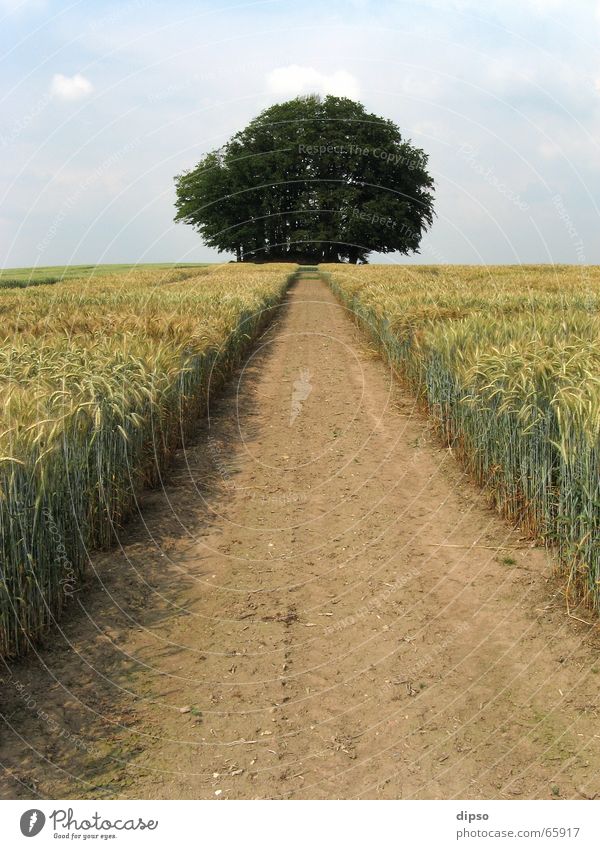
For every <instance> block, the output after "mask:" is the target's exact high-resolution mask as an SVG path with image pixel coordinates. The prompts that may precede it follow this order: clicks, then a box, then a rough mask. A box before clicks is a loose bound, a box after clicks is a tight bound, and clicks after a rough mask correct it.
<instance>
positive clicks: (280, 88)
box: [267, 65, 359, 99]
mask: <svg viewBox="0 0 600 849" xmlns="http://www.w3.org/2000/svg"><path fill="white" fill-rule="evenodd" d="M267 86H268V88H269V91H271V92H272V93H273V94H276V95H283V96H286V97H296V96H297V95H299V94H333V95H336V96H338V97H350V98H352V99H356V98H358V96H359V85H358V80H357V79H356V77H354V76H353V75H352V74H349V73H348V71H334V72H333V74H323V73H322V72H321V71H317V70H316V68H307V67H306V66H303V65H287V66H286V67H285V68H275V69H274V70H273V71H271V72H270V73H269V74H267Z"/></svg>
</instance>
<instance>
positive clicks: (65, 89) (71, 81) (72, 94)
mask: <svg viewBox="0 0 600 849" xmlns="http://www.w3.org/2000/svg"><path fill="white" fill-rule="evenodd" d="M93 90H94V86H93V85H92V84H91V82H90V81H89V80H88V79H87V77H84V76H83V74H75V75H74V76H72V77H66V76H65V75H64V74H54V76H53V77H52V84H51V86H50V93H51V94H52V95H53V96H54V97H58V98H59V99H60V100H81V98H82V97H87V95H88V94H91V93H92V92H93Z"/></svg>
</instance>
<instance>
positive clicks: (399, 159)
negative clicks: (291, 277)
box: [175, 96, 433, 263]
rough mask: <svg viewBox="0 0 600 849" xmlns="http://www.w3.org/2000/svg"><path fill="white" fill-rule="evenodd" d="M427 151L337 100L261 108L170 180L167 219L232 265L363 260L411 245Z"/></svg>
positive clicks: (426, 195)
mask: <svg viewBox="0 0 600 849" xmlns="http://www.w3.org/2000/svg"><path fill="white" fill-rule="evenodd" d="M426 166H427V155H426V154H425V153H424V152H423V151H422V150H419V149H418V148H416V147H414V146H413V145H411V144H410V142H407V141H404V140H403V139H402V137H401V135H400V131H399V130H398V128H397V127H396V125H395V124H394V123H393V122H392V121H389V120H386V119H383V118H380V117H378V116H377V115H373V114H370V113H368V112H366V111H365V109H364V107H363V106H362V105H361V104H360V103H355V102H354V101H352V100H349V99H347V98H344V97H326V98H324V99H321V98H319V97H316V96H310V97H299V98H296V99H295V100H290V101H287V102H286V103H281V104H278V105H276V106H272V107H271V108H270V109H267V110H265V111H264V112H263V113H261V114H260V115H259V116H258V117H257V118H255V119H254V120H253V121H251V122H250V124H249V125H248V126H247V127H246V129H244V130H242V131H241V132H239V133H237V134H236V135H235V136H233V138H232V139H230V141H229V142H228V143H227V144H226V145H225V146H224V147H222V148H221V149H219V150H216V151H213V152H211V153H208V154H206V155H205V156H204V157H203V158H202V160H201V161H200V162H199V163H198V165H197V166H196V167H195V168H194V169H193V170H191V171H187V172H185V173H183V174H180V175H179V176H178V177H176V187H177V201H176V207H177V215H176V219H175V220H176V221H183V222H185V223H186V224H191V225H192V226H193V227H195V228H196V229H197V230H198V231H199V233H200V234H201V235H202V237H203V239H204V241H205V242H206V244H207V245H209V246H210V247H215V248H218V249H219V250H221V251H230V252H232V253H234V254H235V255H236V257H237V259H238V261H251V262H264V261H279V262H281V261H286V260H289V261H294V262H301V263H311V262H336V261H338V260H340V261H344V260H348V261H350V262H358V261H361V262H362V261H366V258H367V256H368V254H369V253H370V252H371V251H378V252H381V253H389V252H392V251H399V252H400V253H405V254H406V253H409V252H412V251H417V250H418V248H419V244H420V241H421V238H422V235H423V233H424V232H425V230H426V229H427V228H428V227H429V226H430V225H431V223H432V219H433V194H432V191H433V180H432V178H431V177H430V176H429V174H428V173H427V170H426Z"/></svg>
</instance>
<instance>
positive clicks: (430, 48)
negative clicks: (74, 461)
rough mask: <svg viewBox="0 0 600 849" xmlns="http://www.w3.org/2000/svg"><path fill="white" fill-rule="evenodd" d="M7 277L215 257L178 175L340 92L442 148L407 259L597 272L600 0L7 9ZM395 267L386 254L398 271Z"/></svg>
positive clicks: (0, 91) (1, 34)
mask: <svg viewBox="0 0 600 849" xmlns="http://www.w3.org/2000/svg"><path fill="white" fill-rule="evenodd" d="M0 18H1V21H0V56H1V62H2V70H1V75H0V104H1V105H0V152H1V153H2V156H1V157H0V197H1V198H2V201H1V204H0V265H2V266H4V267H10V266H19V265H50V264H58V263H63V262H81V263H84V262H133V261H143V262H153V261H170V260H173V261H203V260H214V259H217V254H216V253H215V252H214V251H211V250H209V249H207V248H205V247H204V246H203V245H202V242H201V240H200V238H199V237H198V236H197V235H196V234H195V233H194V232H193V231H192V230H191V229H190V228H188V227H185V226H184V225H181V224H177V225H176V224H174V223H173V200H174V189H173V175H175V174H176V173H178V172H180V171H182V170H183V169H185V168H189V167H192V166H193V165H194V164H195V163H196V162H197V161H198V159H199V158H200V156H201V155H202V154H203V153H204V152H206V151H207V150H210V149H212V148H215V147H218V146H219V145H221V144H222V143H223V142H225V141H226V140H227V138H228V137H229V136H230V135H231V134H232V133H234V132H235V131H236V130H238V129H241V128H242V127H243V126H244V125H245V124H246V123H247V122H248V120H250V119H251V118H252V117H254V116H255V115H256V114H257V113H258V112H260V111H261V110H262V109H264V108H266V107H267V106H269V105H270V104H272V103H275V102H277V101H280V100H285V99H287V98H288V97H292V96H295V95H296V94H299V93H305V92H308V91H320V92H322V93H326V92H332V93H342V94H348V95H349V96H353V97H355V98H357V99H359V100H361V101H362V102H363V103H364V104H365V105H366V106H367V108H368V109H369V110H371V111H374V112H377V113H378V114H381V115H383V116H386V117H389V118H392V119H393V120H394V121H395V122H396V123H397V124H398V125H399V127H400V129H401V130H402V132H403V135H405V136H406V137H407V138H410V139H412V140H413V142H414V143H416V144H418V145H419V146H420V147H423V148H424V149H425V150H426V151H427V152H428V153H429V155H430V168H431V171H432V173H433V176H434V178H435V180H436V197H437V202H436V211H437V216H438V217H437V219H436V221H435V223H434V226H433V228H432V230H431V232H430V233H429V234H428V235H427V236H426V238H425V239H424V241H423V246H422V252H421V255H420V256H417V257H413V258H408V260H406V259H402V260H401V261H410V262H414V261H417V262H468V263H479V262H483V263H496V262H509V263H514V262H567V263H586V262H587V263H600V238H598V233H599V224H600V150H599V140H600V49H599V48H600V39H599V37H600V0H598V2H596V0H589V2H588V0H575V2H573V1H571V2H568V0H518V2H517V0H490V2H487V3H481V2H480V0H479V2H476V0H432V2H424V1H423V2H421V0H413V2H403V1H402V0H395V1H394V2H386V0H383V2H374V1H373V2H372V1H371V0H350V1H349V2H343V3H342V2H336V0H334V1H333V2H329V3H327V4H323V3H321V2H319V3H317V2H313V0H308V2H304V3H302V4H299V3H297V2H288V0H273V2H260V3H238V4H231V3H226V2H221V3H215V2H210V3H202V2H200V3H198V2H181V0H172V2H170V3H168V4H166V3H162V2H158V0H124V1H123V2H120V3H113V2H102V0H99V1H98V0H97V2H73V3H61V2H56V0H0ZM389 260H393V261H399V260H400V258H399V257H388V261H389Z"/></svg>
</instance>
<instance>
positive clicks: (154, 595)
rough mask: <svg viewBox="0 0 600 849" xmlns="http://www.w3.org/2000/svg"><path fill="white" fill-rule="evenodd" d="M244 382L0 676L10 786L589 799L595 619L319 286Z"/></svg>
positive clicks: (80, 794)
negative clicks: (572, 601)
mask: <svg viewBox="0 0 600 849" xmlns="http://www.w3.org/2000/svg"><path fill="white" fill-rule="evenodd" d="M238 378H239V379H238ZM238 378H236V379H235V380H234V381H233V383H232V385H231V386H230V387H229V388H228V389H227V391H226V392H225V394H223V393H221V395H220V397H219V399H218V400H215V399H213V401H212V402H211V405H210V417H209V419H208V420H207V422H205V423H204V425H202V428H201V430H200V432H199V434H198V436H197V438H196V439H195V440H194V443H193V444H190V445H188V446H186V448H185V450H182V451H181V452H179V454H178V456H177V459H176V462H175V464H174V467H173V469H172V472H171V473H170V475H169V478H168V481H166V483H165V485H164V487H163V488H162V489H160V490H156V491H153V492H150V493H147V494H146V495H145V496H144V498H143V499H142V500H141V502H140V511H139V516H138V517H137V518H136V519H135V520H133V521H132V522H131V523H130V524H129V525H128V526H127V528H126V529H125V530H124V531H123V532H122V534H121V535H120V545H119V546H118V547H116V548H115V549H114V550H111V551H110V552H103V553H101V554H99V555H96V556H95V557H94V558H93V563H92V566H93V570H92V577H91V578H90V580H89V582H88V584H87V585H86V587H85V589H84V590H83V591H81V592H80V593H79V595H78V597H77V601H76V602H75V603H74V604H73V607H72V610H71V614H70V615H67V616H66V617H65V619H64V621H63V624H62V626H61V629H59V628H56V629H55V630H54V632H53V633H52V634H51V635H50V637H49V638H48V639H47V641H46V645H44V646H42V647H41V648H38V650H37V651H36V652H34V653H32V654H31V655H30V656H29V657H27V658H26V659H25V660H23V661H20V662H18V663H13V664H11V665H10V667H9V668H5V669H4V670H3V671H2V672H1V677H2V679H3V682H2V687H1V692H0V703H1V708H2V715H3V719H4V724H3V726H2V727H1V728H0V733H1V736H0V762H1V764H2V767H3V774H2V777H1V778H0V794H1V795H2V797H3V798H15V797H19V798H20V797H28V798H31V797H36V796H39V797H45V798H98V797H99V798H105V797H106V798H114V797H117V798H142V799H145V798H160V799H164V798H183V799H195V798H213V799H233V798H261V799H263V798H286V799H287V798H307V797H308V798H340V797H341V798H399V797H400V798H459V799H460V798H464V799H470V798H582V797H585V798H594V797H596V795H597V794H600V773H599V769H598V767H599V766H600V725H599V722H598V684H599V682H600V660H598V659H597V658H598V647H599V641H598V629H597V626H596V625H587V624H585V623H584V622H582V621H579V620H576V619H574V618H572V617H570V616H568V615H567V613H566V611H565V606H564V596H563V594H561V587H560V582H559V581H558V579H557V578H556V577H555V576H554V573H553V563H552V559H551V557H550V556H548V555H547V554H546V553H545V551H544V550H542V549H540V548H537V547H533V546H532V544H531V543H530V542H529V541H528V540H525V539H523V538H522V534H521V533H520V532H519V530H518V529H514V528H511V527H509V526H508V524H506V523H505V522H504V521H503V520H502V519H500V518H499V517H497V516H496V515H495V514H494V512H493V511H492V510H491V509H490V508H489V507H488V506H487V504H486V500H485V497H484V496H483V494H482V493H481V491H479V490H477V489H476V488H475V487H474V486H472V484H471V483H470V481H469V480H468V479H467V478H466V477H465V475H464V473H463V471H462V470H461V469H460V467H459V466H458V464H457V463H456V461H455V458H454V457H453V455H452V452H451V451H450V450H448V449H446V448H443V447H442V446H441V443H440V441H439V440H438V439H437V437H436V435H435V434H433V433H432V432H431V431H430V428H429V425H428V422H427V420H426V418H424V416H423V415H422V413H421V412H420V411H419V410H417V409H416V408H415V406H414V399H412V398H411V397H410V396H408V395H406V393H405V392H403V391H402V389H401V388H400V386H399V384H397V383H396V382H395V381H394V379H393V377H392V375H391V373H390V370H389V368H388V367H387V366H386V365H385V364H384V363H383V362H382V361H381V360H380V359H379V358H378V357H377V355H376V354H375V353H374V352H373V351H371V350H369V347H368V343H367V342H366V341H365V337H364V335H363V334H362V333H361V332H360V331H359V330H358V329H357V328H356V327H355V326H354V324H353V322H352V319H351V316H350V315H349V314H348V313H347V312H346V311H345V310H344V308H343V307H341V306H340V305H339V304H338V303H337V302H336V301H335V299H334V297H333V295H332V294H331V293H330V291H329V289H328V288H327V287H326V286H325V285H324V284H323V283H322V282H320V281H319V280H307V279H306V280H300V281H299V282H298V283H296V284H295V285H294V286H293V287H292V288H291V289H290V291H289V295H288V298H287V299H286V301H285V303H284V304H283V306H282V308H281V309H280V311H279V313H278V315H277V317H276V319H275V321H274V324H273V325H272V326H271V328H270V329H269V330H268V331H267V333H266V334H265V335H264V337H263V338H262V340H261V342H260V344H259V345H258V347H257V348H256V350H255V351H254V353H253V354H252V356H251V357H249V359H248V361H247V363H246V365H245V367H244V369H243V370H242V371H241V373H240V374H239V375H238ZM578 615H581V617H582V618H587V616H586V614H585V613H581V614H579V613H578Z"/></svg>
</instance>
